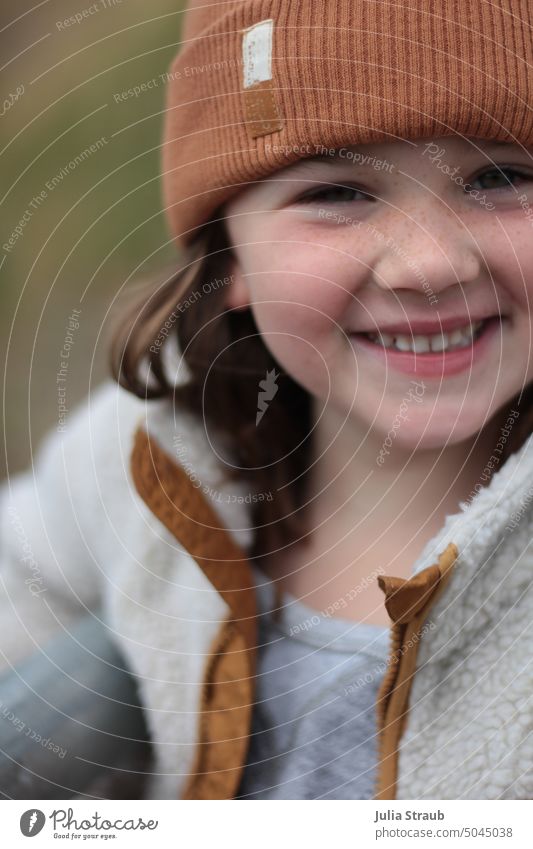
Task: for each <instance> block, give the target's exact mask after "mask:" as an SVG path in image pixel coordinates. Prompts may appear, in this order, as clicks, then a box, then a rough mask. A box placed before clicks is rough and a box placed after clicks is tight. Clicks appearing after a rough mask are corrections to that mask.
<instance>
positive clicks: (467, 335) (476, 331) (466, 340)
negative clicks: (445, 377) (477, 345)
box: [354, 316, 501, 355]
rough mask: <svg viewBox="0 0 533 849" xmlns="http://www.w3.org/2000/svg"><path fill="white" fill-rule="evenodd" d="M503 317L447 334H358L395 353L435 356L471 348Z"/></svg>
mask: <svg viewBox="0 0 533 849" xmlns="http://www.w3.org/2000/svg"><path fill="white" fill-rule="evenodd" d="M500 319H501V316H498V317H494V316H493V317H492V318H487V319H483V320H481V321H475V322H473V323H471V324H467V325H465V326H464V327H460V328H457V330H452V331H449V332H447V333H443V332H440V333H434V334H431V335H422V334H416V335H415V334H407V333H385V332H383V331H381V332H380V331H378V332H377V333H356V334H354V335H356V336H363V337H364V338H365V339H368V340H370V341H371V342H373V343H374V344H375V345H377V346H378V347H381V348H387V349H391V350H393V351H403V352H410V353H415V354H422V355H423V354H434V353H442V352H446V351H455V350H459V349H461V348H469V347H470V346H471V345H472V343H473V342H475V341H476V340H477V339H479V337H480V336H482V335H483V333H484V331H485V329H486V327H487V325H488V324H489V323H491V322H493V321H495V320H498V321H499V320H500Z"/></svg>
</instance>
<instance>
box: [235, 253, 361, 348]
mask: <svg viewBox="0 0 533 849" xmlns="http://www.w3.org/2000/svg"><path fill="white" fill-rule="evenodd" d="M308 238H309V237H308ZM243 267H244V269H245V271H246V273H247V281H248V285H249V287H250V295H251V298H252V305H253V310H254V315H255V318H256V322H257V324H258V327H259V328H260V329H261V331H263V332H269V331H270V332H271V331H274V330H278V331H282V332H287V333H295V334H297V335H298V336H301V337H302V338H304V339H309V340H314V341H315V342H318V341H319V340H322V339H325V338H326V337H327V336H328V334H329V335H331V334H332V333H336V334H337V335H338V334H339V333H340V332H341V331H340V328H342V327H343V326H344V324H345V320H346V314H347V310H351V311H353V309H354V307H353V300H354V295H355V293H356V290H357V288H358V283H359V280H360V279H362V271H361V268H362V266H361V264H360V263H357V262H356V261H355V260H354V258H353V257H350V256H346V255H342V254H341V253H340V252H339V251H336V250H334V249H332V248H331V247H329V246H327V245H320V244H318V245H316V244H312V243H311V242H309V241H306V242H303V243H302V242H299V241H295V240H291V241H290V242H286V243H281V244H280V243H279V242H274V241H272V242H269V243H268V245H261V246H259V245H255V246H254V251H253V256H252V255H250V253H249V254H248V256H247V257H244V259H243ZM339 326H340V327H339Z"/></svg>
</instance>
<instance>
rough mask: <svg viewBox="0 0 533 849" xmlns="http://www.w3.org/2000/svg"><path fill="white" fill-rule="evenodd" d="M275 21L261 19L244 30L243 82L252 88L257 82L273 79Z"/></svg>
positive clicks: (245, 86)
mask: <svg viewBox="0 0 533 849" xmlns="http://www.w3.org/2000/svg"><path fill="white" fill-rule="evenodd" d="M273 29H274V21H273V19H272V18H269V19H268V20H265V21H259V23H258V24H254V25H253V26H251V27H248V29H245V30H244V32H243V38H242V59H243V69H244V72H243V84H244V88H250V86H253V85H254V84H255V83H260V82H263V81H264V80H271V79H272V32H273Z"/></svg>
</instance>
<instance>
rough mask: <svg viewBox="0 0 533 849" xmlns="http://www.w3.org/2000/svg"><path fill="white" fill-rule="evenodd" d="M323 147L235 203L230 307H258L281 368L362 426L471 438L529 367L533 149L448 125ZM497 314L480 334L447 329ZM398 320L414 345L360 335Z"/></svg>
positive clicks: (412, 443) (525, 378)
mask: <svg viewBox="0 0 533 849" xmlns="http://www.w3.org/2000/svg"><path fill="white" fill-rule="evenodd" d="M310 152H311V154H315V152H316V151H315V149H313V150H311V151H310ZM318 152H320V151H318ZM324 153H325V155H324V157H323V159H322V160H321V161H313V160H311V161H310V160H309V159H301V160H299V161H298V162H296V163H294V164H292V165H290V166H288V167H287V168H284V169H283V170H281V171H278V172H277V173H276V174H273V175H271V176H269V177H268V178H266V179H265V180H263V181H262V182H257V183H253V184H250V185H249V186H247V187H246V188H245V189H244V190H242V191H241V192H240V193H239V195H238V196H236V197H235V198H234V199H232V200H231V201H230V202H229V203H227V204H226V207H225V212H226V215H227V227H228V233H229V237H230V240H231V243H232V245H233V246H234V254H235V263H234V268H233V273H234V279H233V282H232V284H231V285H230V287H229V288H228V290H227V301H226V303H227V306H228V307H230V308H233V309H238V308H240V307H247V306H250V307H251V309H252V311H253V314H254V317H255V320H256V323H257V326H258V328H259V330H260V331H261V333H262V335H263V339H264V342H265V344H266V345H267V347H268V348H269V349H270V351H271V353H272V354H273V356H274V357H275V359H276V360H277V361H278V363H279V364H280V365H281V367H282V368H283V369H284V370H285V371H286V372H288V374H290V375H291V376H292V377H293V378H294V379H295V380H296V381H298V382H299V383H300V384H301V385H302V386H304V387H305V388H306V389H308V390H309V392H310V393H311V394H312V395H314V396H315V397H316V398H318V399H319V400H320V401H322V402H324V403H325V402H326V401H327V402H328V404H333V405H334V407H335V408H337V409H338V410H339V411H340V412H341V413H343V414H344V415H349V416H351V417H355V418H356V419H357V421H358V423H359V425H361V426H363V427H364V428H365V429H366V428H367V427H371V428H373V429H375V430H376V429H377V430H378V431H379V432H380V433H381V434H383V435H384V436H385V435H386V434H388V433H390V431H391V429H393V428H394V430H395V433H394V434H393V436H394V441H395V442H396V443H398V442H401V443H402V444H403V446H404V447H405V448H414V447H418V448H438V447H440V446H442V445H444V444H445V443H448V444H451V443H456V442H460V441H461V440H463V439H467V438H468V437H470V436H473V435H474V434H475V433H477V432H478V431H479V430H480V428H482V427H483V425H484V424H486V423H487V421H488V419H489V418H490V417H491V416H492V415H493V414H494V413H495V412H496V411H497V410H499V409H500V408H501V407H502V406H503V405H504V404H506V403H507V402H509V401H510V400H511V398H512V397H513V396H514V395H515V394H516V393H517V392H518V391H519V390H520V388H521V387H522V386H524V385H525V384H527V383H528V382H529V381H530V380H532V379H533V357H532V356H531V344H532V334H531V329H532V322H531V311H530V306H529V304H530V298H531V297H532V296H533V158H532V157H531V156H530V154H531V149H529V150H526V149H522V148H521V147H520V146H519V145H517V144H516V145H515V144H501V143H500V144H498V143H494V142H489V141H485V140H474V139H472V140H470V141H469V140H467V139H465V138H462V137H460V136H444V137H442V138H439V139H424V140H416V141H412V140H411V141H405V140H399V141H392V142H384V143H380V144H365V145H356V146H350V147H347V148H346V147H345V148H339V153H340V155H339V157H338V159H336V158H335V157H334V156H332V155H331V151H330V152H327V151H324ZM497 166H499V169H501V170H498V167H497ZM335 183H336V184H340V185H337V186H335V185H332V184H335ZM311 194H313V195H314V196H313V197H311ZM304 195H305V196H306V197H305V202H304V197H303V196H304ZM494 316H496V317H500V318H501V325H500V324H499V320H498V319H496V320H494V319H493V320H492V321H490V322H489V324H488V325H486V324H483V325H481V335H480V336H479V339H477V338H476V337H475V338H474V344H473V345H472V342H471V340H470V341H469V340H468V338H465V337H461V338H460V337H459V336H458V335H457V334H456V335H455V337H452V338H451V339H449V336H450V334H451V333H452V331H453V329H454V328H455V327H457V324H459V326H460V327H465V328H467V329H468V327H469V326H470V324H471V323H472V324H473V323H474V321H475V320H476V319H479V320H481V319H488V318H489V317H494ZM450 320H455V322H453V321H452V328H450V330H449V332H448V334H447V336H448V339H447V338H446V336H444V337H443V336H442V332H441V331H444V332H445V331H446V328H447V323H448V322H449V321H450ZM441 323H442V328H441ZM422 324H424V326H422ZM393 325H403V326H404V328H403V333H402V335H401V338H400V340H399V345H400V346H401V347H403V348H404V349H405V348H410V346H411V345H412V344H414V345H415V346H416V353H415V352H412V351H410V350H397V349H396V348H391V347H383V346H382V345H380V344H379V341H378V342H372V341H371V340H369V339H368V338H367V337H366V336H362V335H361V333H362V332H363V331H367V332H373V333H377V332H378V331H381V332H385V331H387V328H389V331H388V332H389V335H388V336H384V337H383V341H384V343H385V345H388V346H390V345H394V344H395V341H394V340H395V339H396V338H397V337H398V335H399V334H400V331H401V330H402V328H401V327H393ZM417 325H418V326H417ZM427 325H429V326H427ZM474 326H475V325H474ZM439 343H440V345H439ZM445 343H447V344H448V345H451V349H450V350H445V351H444V352H442V350H441V349H442V346H443V344H445ZM454 344H455V350H453V346H454ZM461 347H462V348H463V350H462V351H461V350H460V349H461ZM274 403H275V402H274ZM395 422H396V424H394V423H395ZM398 422H399V425H398Z"/></svg>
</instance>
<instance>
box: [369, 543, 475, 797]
mask: <svg viewBox="0 0 533 849" xmlns="http://www.w3.org/2000/svg"><path fill="white" fill-rule="evenodd" d="M458 553H459V552H458V549H457V546H456V545H455V544H454V543H450V544H449V545H448V546H447V547H446V548H445V550H444V551H443V552H441V554H440V555H439V562H438V564H434V565H432V566H428V567H427V568H426V569H423V570H422V571H421V572H418V574H416V575H413V577H412V578H409V579H407V580H406V579H404V578H396V577H394V576H389V575H381V576H380V577H379V578H378V583H379V586H380V587H381V589H382V590H383V592H384V593H385V606H386V608H387V611H388V613H389V616H390V617H391V619H392V620H393V625H392V627H391V652H390V655H389V663H388V667H387V671H386V673H385V677H384V679H383V681H382V683H381V687H380V689H379V692H378V696H377V703H376V711H377V720H378V744H379V765H378V774H377V781H376V792H375V795H374V798H375V799H395V798H396V784H397V778H398V754H399V751H398V747H399V743H400V739H401V737H402V734H403V732H404V730H405V726H406V720H407V716H408V710H409V695H410V691H411V686H412V683H413V679H414V675H415V671H416V658H417V654H418V645H419V642H420V636H421V631H422V628H423V625H424V621H425V620H426V618H427V616H428V614H429V612H430V610H431V608H432V607H433V605H434V604H435V602H436V601H437V599H438V598H439V596H440V595H441V593H442V591H443V589H444V587H445V586H446V584H447V582H448V580H449V578H450V576H451V573H452V567H453V565H454V563H455V561H456V559H457V556H458Z"/></svg>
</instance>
